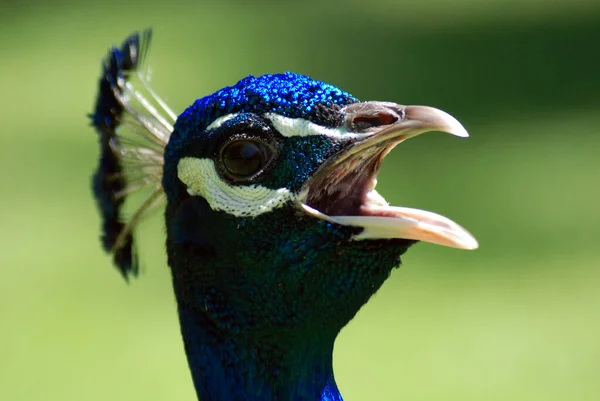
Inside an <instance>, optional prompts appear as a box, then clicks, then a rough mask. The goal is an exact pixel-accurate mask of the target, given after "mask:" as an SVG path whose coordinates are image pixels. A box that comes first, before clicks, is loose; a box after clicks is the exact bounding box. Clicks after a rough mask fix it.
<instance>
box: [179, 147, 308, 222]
mask: <svg viewBox="0 0 600 401" xmlns="http://www.w3.org/2000/svg"><path fill="white" fill-rule="evenodd" d="M177 176H178V178H179V179H180V180H181V182H183V183H184V184H185V185H186V187H187V191H188V193H189V194H190V195H192V196H201V197H203V198H204V199H206V201H207V202H208V204H209V205H210V207H211V208H212V209H213V210H220V211H223V212H225V213H228V214H231V215H234V216H236V217H255V216H258V215H261V214H263V213H266V212H270V211H272V210H273V209H276V208H278V207H281V206H283V205H284V204H286V203H288V202H290V201H294V200H298V199H299V198H300V195H299V194H294V193H292V192H291V191H290V190H289V189H287V188H279V189H270V188H266V187H263V186H261V185H254V184H251V185H231V184H229V183H228V182H225V181H223V180H222V179H221V177H220V176H219V174H218V173H217V170H216V168H215V163H214V161H213V160H211V159H198V158H194V157H184V158H182V159H181V160H179V163H178V165H177Z"/></svg>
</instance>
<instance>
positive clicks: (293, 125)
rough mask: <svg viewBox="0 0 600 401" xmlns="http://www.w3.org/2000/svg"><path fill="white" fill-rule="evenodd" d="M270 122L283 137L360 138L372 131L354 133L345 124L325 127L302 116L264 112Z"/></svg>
mask: <svg viewBox="0 0 600 401" xmlns="http://www.w3.org/2000/svg"><path fill="white" fill-rule="evenodd" d="M265 117H267V118H268V119H269V120H271V123H272V124H273V126H274V127H275V129H276V130H277V132H279V133H280V134H281V135H283V136H285V137H288V138H289V137H294V136H315V135H320V136H326V137H329V138H336V139H344V138H348V139H349V138H353V139H360V138H366V137H368V136H371V135H372V133H369V134H355V133H351V132H349V131H348V129H347V128H346V126H345V125H343V126H341V127H338V128H327V127H323V126H321V125H318V124H315V123H313V122H311V121H308V120H305V119H303V118H289V117H284V116H281V115H279V114H275V113H267V114H265Z"/></svg>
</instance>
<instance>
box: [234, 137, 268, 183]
mask: <svg viewBox="0 0 600 401" xmlns="http://www.w3.org/2000/svg"><path fill="white" fill-rule="evenodd" d="M268 153H269V148H268V147H267V146H265V145H263V144H262V143H257V142H251V141H235V142H231V143H230V144H228V145H227V146H226V147H225V149H224V150H223V164H224V165H225V168H226V169H227V171H228V172H230V173H231V174H233V175H235V176H241V177H247V176H250V175H252V174H254V173H256V172H258V171H259V170H260V169H261V168H263V167H264V166H265V165H266V164H267V162H268V160H269V159H268V156H269V155H268Z"/></svg>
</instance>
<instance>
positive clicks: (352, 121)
mask: <svg viewBox="0 0 600 401" xmlns="http://www.w3.org/2000/svg"><path fill="white" fill-rule="evenodd" d="M344 112H345V113H346V120H345V124H346V128H347V130H348V131H349V133H352V134H354V135H353V136H354V137H355V138H356V140H355V142H354V144H353V145H352V146H351V147H350V148H347V149H346V150H345V151H343V153H341V154H338V155H335V156H333V157H332V158H331V159H330V160H329V161H327V162H326V163H325V164H324V165H323V166H322V167H321V169H320V170H319V171H318V172H317V174H316V176H315V177H314V178H313V180H312V181H311V182H310V183H309V184H308V195H307V199H306V201H305V202H303V204H302V208H303V209H304V210H305V211H306V212H307V213H308V214H310V215H312V216H314V217H316V218H319V219H323V220H326V221H329V222H332V223H337V224H341V225H345V226H353V227H362V228H363V231H362V232H361V233H360V234H358V235H356V236H355V237H354V239H355V240H366V239H392V238H399V239H408V240H418V241H425V242H431V243H434V244H439V245H445V246H450V247H454V248H460V249H476V248H477V247H478V243H477V240H475V238H474V237H473V236H472V235H471V234H470V233H469V232H468V231H466V230H465V229H464V228H462V227H461V226H460V225H458V224H456V223H455V222H453V221H452V220H450V219H448V218H446V217H444V216H440V215H438V214H435V213H432V212H428V211H424V210H418V209H411V208H405V207H396V206H390V205H388V203H387V202H386V201H385V200H384V199H383V197H382V196H381V195H379V194H378V193H377V191H376V190H375V185H376V183H377V173H378V172H379V169H380V167H381V163H382V161H383V159H384V157H385V156H386V155H387V154H388V153H389V152H390V151H391V150H392V149H393V148H394V147H395V146H396V145H398V144H399V143H401V142H402V141H404V140H406V139H408V138H411V137H414V136H417V135H419V134H422V133H424V132H429V131H442V132H447V133H449V134H452V135H455V136H459V137H468V133H467V131H466V130H465V128H464V127H463V126H462V125H461V124H460V123H459V122H458V121H457V120H456V119H455V118H454V117H452V116H451V115H449V114H447V113H445V112H443V111H441V110H438V109H435V108H432V107H426V106H401V105H397V104H394V103H387V102H364V103H355V104H352V105H349V106H347V107H346V108H345V109H344ZM349 205H351V206H349Z"/></svg>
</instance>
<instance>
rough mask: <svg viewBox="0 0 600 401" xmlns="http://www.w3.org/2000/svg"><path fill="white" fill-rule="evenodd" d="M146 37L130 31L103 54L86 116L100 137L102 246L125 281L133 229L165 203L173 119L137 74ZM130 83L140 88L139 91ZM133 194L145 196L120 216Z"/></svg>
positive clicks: (132, 266) (132, 259)
mask: <svg viewBox="0 0 600 401" xmlns="http://www.w3.org/2000/svg"><path fill="white" fill-rule="evenodd" d="M150 38H151V31H150V30H146V31H144V32H142V33H141V34H140V33H139V32H135V33H133V34H131V35H130V36H129V37H128V38H127V39H125V41H124V42H123V44H122V45H121V47H112V48H111V49H110V50H109V52H108V55H107V56H106V58H105V59H104V60H103V63H102V75H101V77H100V80H99V83H98V97H97V99H96V106H95V109H94V113H93V114H91V115H90V118H91V120H92V125H93V126H94V127H95V128H96V131H97V132H98V135H99V139H100V159H99V163H98V168H97V170H96V173H95V174H94V176H93V179H92V184H93V190H94V195H95V197H96V203H97V204H98V208H99V210H100V214H101V217H102V237H101V239H102V245H103V247H104V250H105V251H107V252H109V253H111V254H112V255H113V260H114V263H115V265H116V266H117V268H118V269H119V271H120V272H121V274H122V275H123V276H124V277H125V278H126V279H128V278H129V276H130V275H134V276H135V275H137V273H138V270H139V264H138V258H137V254H136V250H135V241H134V237H133V230H134V228H135V227H136V225H137V224H138V223H139V222H140V221H141V220H142V219H143V217H144V216H146V215H147V213H148V212H149V211H151V210H153V209H155V208H156V207H157V206H159V205H161V204H162V203H164V201H165V194H164V192H163V189H162V184H161V180H162V174H163V163H164V161H163V153H164V149H165V146H166V145H167V143H168V141H169V137H170V135H171V133H172V132H173V124H174V122H175V120H176V118H177V116H176V115H175V113H173V111H171V109H170V108H169V107H168V106H167V105H166V103H165V102H164V101H163V100H162V99H161V98H160V97H158V96H157V95H156V93H154V91H153V90H152V89H151V88H150V87H149V86H148V83H147V81H148V78H147V76H145V75H144V73H143V72H144V71H142V67H143V66H144V61H145V57H146V55H147V52H148V47H149V45H150ZM133 81H136V82H138V83H140V84H141V89H142V90H143V92H141V91H139V90H138V89H137V88H135V87H134V85H133ZM144 94H146V95H149V98H148V97H146V96H144ZM148 99H150V100H148ZM159 110H160V111H159ZM137 192H145V193H146V195H145V197H144V198H143V200H142V201H141V202H140V204H139V205H137V206H136V207H135V211H134V212H133V213H132V215H131V216H129V217H128V218H125V217H123V214H124V213H123V210H122V209H123V207H124V203H125V200H126V198H127V197H128V196H129V195H131V194H132V193H137Z"/></svg>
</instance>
